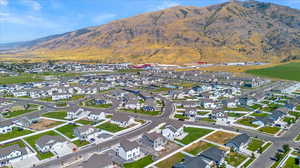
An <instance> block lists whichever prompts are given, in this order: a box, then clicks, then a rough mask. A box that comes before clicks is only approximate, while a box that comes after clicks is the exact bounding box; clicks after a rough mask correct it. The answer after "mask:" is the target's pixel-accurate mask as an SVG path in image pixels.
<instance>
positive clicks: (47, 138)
mask: <svg viewBox="0 0 300 168" xmlns="http://www.w3.org/2000/svg"><path fill="white" fill-rule="evenodd" d="M65 141H66V140H65V139H64V138H63V137H61V136H51V135H44V136H42V137H40V138H39V139H38V140H37V141H36V142H35V143H36V144H37V145H38V146H39V147H41V148H43V147H44V146H47V145H53V144H55V143H57V142H65Z"/></svg>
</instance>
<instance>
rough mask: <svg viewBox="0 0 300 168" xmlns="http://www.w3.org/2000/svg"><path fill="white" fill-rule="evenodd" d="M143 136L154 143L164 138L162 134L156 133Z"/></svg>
mask: <svg viewBox="0 0 300 168" xmlns="http://www.w3.org/2000/svg"><path fill="white" fill-rule="evenodd" d="M143 136H146V137H147V138H149V139H150V140H152V141H154V140H156V139H157V138H164V136H162V135H161V134H159V133H156V132H152V133H144V135H143Z"/></svg>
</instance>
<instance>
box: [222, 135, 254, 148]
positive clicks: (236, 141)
mask: <svg viewBox="0 0 300 168" xmlns="http://www.w3.org/2000/svg"><path fill="white" fill-rule="evenodd" d="M249 138H250V137H249V136H248V135H247V134H241V135H238V136H236V137H234V138H233V139H231V140H230V141H228V142H227V144H229V143H233V144H235V145H236V146H238V147H239V146H241V145H242V144H245V143H247V142H248V141H249Z"/></svg>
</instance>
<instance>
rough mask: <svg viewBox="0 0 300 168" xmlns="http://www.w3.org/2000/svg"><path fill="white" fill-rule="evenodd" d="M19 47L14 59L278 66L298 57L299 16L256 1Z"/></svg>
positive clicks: (185, 10)
mask: <svg viewBox="0 0 300 168" xmlns="http://www.w3.org/2000/svg"><path fill="white" fill-rule="evenodd" d="M22 47H23V49H24V48H25V49H26V50H25V51H23V52H18V54H15V55H17V56H19V57H18V58H28V57H29V58H35V59H56V60H99V61H102V62H134V63H144V62H159V63H177V64H181V63H191V62H196V61H209V62H229V61H280V60H286V59H295V58H297V57H298V56H299V55H300V11H299V10H296V9H291V8H288V7H284V6H279V5H275V4H270V3H261V2H256V1H243V2H228V3H223V4H219V5H214V6H209V7H203V8H199V7H186V6H178V7H174V8H170V9H166V10H162V11H158V12H152V13H145V14H142V15H138V16H135V17H131V18H127V19H122V20H118V21H113V22H111V23H109V24H105V25H101V26H97V27H90V28H86V29H81V30H77V31H74V32H69V33H65V34H61V35H55V36H49V37H46V38H42V39H38V40H36V41H31V42H28V43H26V44H25V45H24V44H23V46H22ZM2 56H3V57H5V56H8V55H7V54H3V55H2Z"/></svg>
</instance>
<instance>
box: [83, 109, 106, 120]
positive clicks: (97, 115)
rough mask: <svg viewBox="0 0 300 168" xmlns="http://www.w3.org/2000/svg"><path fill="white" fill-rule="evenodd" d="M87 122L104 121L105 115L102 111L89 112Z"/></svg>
mask: <svg viewBox="0 0 300 168" xmlns="http://www.w3.org/2000/svg"><path fill="white" fill-rule="evenodd" d="M87 118H88V120H91V121H100V120H105V119H106V113H105V112H102V111H91V112H90V113H89V115H88V117H87Z"/></svg>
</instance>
